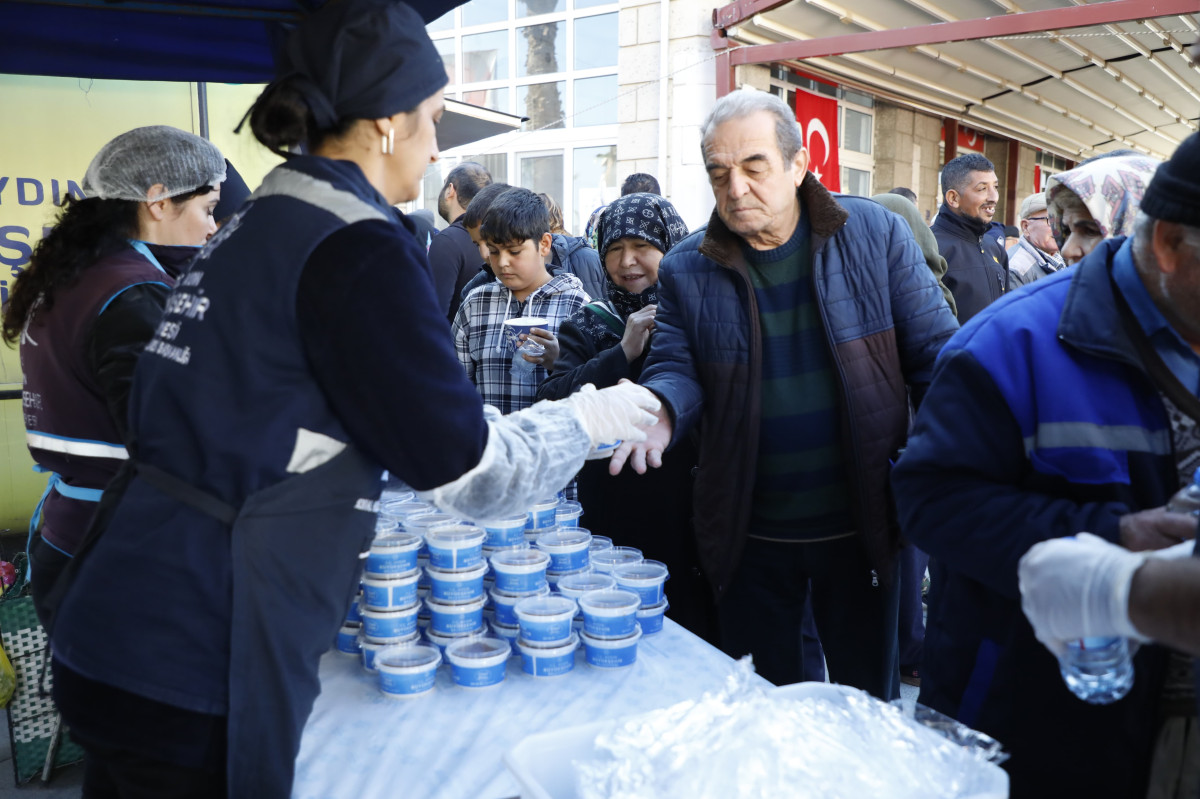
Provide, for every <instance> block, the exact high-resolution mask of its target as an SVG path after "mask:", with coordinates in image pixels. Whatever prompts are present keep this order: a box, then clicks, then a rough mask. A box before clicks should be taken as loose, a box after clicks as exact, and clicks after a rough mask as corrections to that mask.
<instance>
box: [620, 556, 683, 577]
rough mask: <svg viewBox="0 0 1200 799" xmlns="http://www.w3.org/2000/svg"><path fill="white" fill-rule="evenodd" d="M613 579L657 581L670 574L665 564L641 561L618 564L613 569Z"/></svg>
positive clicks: (654, 561) (655, 561)
mask: <svg viewBox="0 0 1200 799" xmlns="http://www.w3.org/2000/svg"><path fill="white" fill-rule="evenodd" d="M612 573H613V576H614V577H623V578H625V579H626V580H659V579H663V578H666V576H667V575H668V574H669V573H670V572H669V570H668V569H667V564H665V563H660V562H659V561H657V560H643V561H639V562H637V563H620V564H618V565H616V566H614V567H613V570H612Z"/></svg>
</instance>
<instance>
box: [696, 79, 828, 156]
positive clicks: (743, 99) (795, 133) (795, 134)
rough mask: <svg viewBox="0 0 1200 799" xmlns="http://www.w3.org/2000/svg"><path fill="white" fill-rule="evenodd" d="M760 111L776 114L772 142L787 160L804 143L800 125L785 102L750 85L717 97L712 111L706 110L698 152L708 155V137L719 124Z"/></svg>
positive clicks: (798, 150)
mask: <svg viewBox="0 0 1200 799" xmlns="http://www.w3.org/2000/svg"><path fill="white" fill-rule="evenodd" d="M759 111H766V112H767V113H768V114H771V115H772V116H773V117H775V141H776V143H777V144H778V145H779V154H780V155H782V156H783V163H784V164H788V163H790V162H791V160H792V159H793V158H795V157H796V153H798V152H800V148H801V147H803V146H804V136H803V134H802V133H801V132H800V125H798V124H797V123H796V115H795V114H794V113H793V112H792V110H791V109H790V108H788V107H787V103H785V102H784V101H783V100H780V99H779V98H778V97H776V96H775V95H773V94H771V93H770V92H760V91H758V90H757V89H750V88H742V89H738V90H737V91H735V92H730V93H729V94H727V95H725V96H724V97H722V98H721V99H720V100H717V104H716V105H715V106H713V110H712V111H709V112H708V117H707V118H706V119H705V120H704V124H703V125H701V126H700V153H701V155H707V154H708V140H709V139H710V138H711V137H712V135H713V131H715V130H716V129H717V127H718V126H720V125H722V124H724V123H726V122H728V121H730V120H731V119H740V118H744V117H747V116H749V115H751V114H757V113H758V112H759Z"/></svg>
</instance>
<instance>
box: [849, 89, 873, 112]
mask: <svg viewBox="0 0 1200 799" xmlns="http://www.w3.org/2000/svg"><path fill="white" fill-rule="evenodd" d="M842 99H843V100H848V101H849V102H852V103H855V104H857V105H861V106H866V107H867V108H874V107H875V98H874V97H872V96H871V95H869V94H863V93H862V92H856V91H854V90H853V89H842Z"/></svg>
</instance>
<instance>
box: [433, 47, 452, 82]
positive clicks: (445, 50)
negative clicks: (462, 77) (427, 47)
mask: <svg viewBox="0 0 1200 799" xmlns="http://www.w3.org/2000/svg"><path fill="white" fill-rule="evenodd" d="M433 46H434V47H436V48H437V51H438V53H439V54H440V55H441V56H442V63H443V64H445V65H446V75H447V76H448V77H449V78H450V85H451V86H453V85H454V84H456V83H458V75H457V72H458V71H457V70H456V69H455V68H454V37H453V36H451V37H450V38H449V39H434V40H433Z"/></svg>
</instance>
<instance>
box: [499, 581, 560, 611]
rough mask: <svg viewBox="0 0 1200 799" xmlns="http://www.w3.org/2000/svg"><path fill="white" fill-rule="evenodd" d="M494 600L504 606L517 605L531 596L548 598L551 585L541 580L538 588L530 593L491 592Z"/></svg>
mask: <svg viewBox="0 0 1200 799" xmlns="http://www.w3.org/2000/svg"><path fill="white" fill-rule="evenodd" d="M491 594H492V599H494V600H496V601H497V602H499V603H500V604H502V605H515V604H517V603H518V602H520V601H521V600H522V599H527V598H528V597H531V596H548V595H549V594H550V584H549V583H548V582H546V581H545V580H539V581H538V584H537V587H536V588H533V589H531V590H529V591H522V592H521V593H519V594H510V593H508V592H507V591H501V590H499V589H498V588H493V589H492V590H491Z"/></svg>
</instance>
